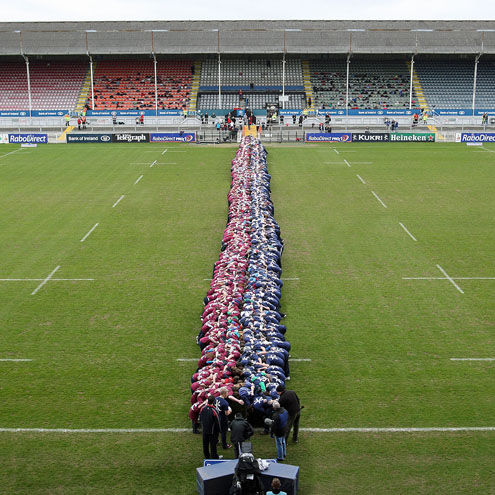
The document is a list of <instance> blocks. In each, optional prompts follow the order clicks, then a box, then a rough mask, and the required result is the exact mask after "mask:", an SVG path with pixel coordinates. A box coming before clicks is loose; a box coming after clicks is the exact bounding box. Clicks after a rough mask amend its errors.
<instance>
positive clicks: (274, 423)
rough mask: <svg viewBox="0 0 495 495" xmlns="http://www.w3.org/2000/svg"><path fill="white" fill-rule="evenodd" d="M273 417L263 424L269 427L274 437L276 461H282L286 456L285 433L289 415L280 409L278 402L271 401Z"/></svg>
mask: <svg viewBox="0 0 495 495" xmlns="http://www.w3.org/2000/svg"><path fill="white" fill-rule="evenodd" d="M272 407H273V415H272V419H271V420H270V419H267V420H265V423H266V422H268V424H269V425H270V427H271V433H272V434H273V436H274V437H275V445H276V446H277V461H284V460H285V456H286V455H287V445H286V443H285V431H286V430H287V423H288V421H289V413H288V412H287V411H286V410H285V409H284V408H283V407H280V403H279V402H278V401H273V404H272Z"/></svg>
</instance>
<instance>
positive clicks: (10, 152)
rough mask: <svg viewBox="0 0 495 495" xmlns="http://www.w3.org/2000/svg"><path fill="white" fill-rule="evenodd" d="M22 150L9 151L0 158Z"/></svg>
mask: <svg viewBox="0 0 495 495" xmlns="http://www.w3.org/2000/svg"><path fill="white" fill-rule="evenodd" d="M21 149H22V148H17V149H16V150H14V151H9V153H5V155H1V156H0V158H3V157H4V156H8V155H11V154H12V153H17V152H18V151H20V150H21Z"/></svg>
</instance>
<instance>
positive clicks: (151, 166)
mask: <svg viewBox="0 0 495 495" xmlns="http://www.w3.org/2000/svg"><path fill="white" fill-rule="evenodd" d="M156 162H157V160H155V161H154V162H153V163H152V164H151V165H150V168H153V165H155V164H156Z"/></svg>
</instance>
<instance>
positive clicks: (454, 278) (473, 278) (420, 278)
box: [402, 277, 495, 280]
mask: <svg viewBox="0 0 495 495" xmlns="http://www.w3.org/2000/svg"><path fill="white" fill-rule="evenodd" d="M450 278H451V279H452V280H495V277H450ZM402 280H449V279H448V278H447V277H402Z"/></svg>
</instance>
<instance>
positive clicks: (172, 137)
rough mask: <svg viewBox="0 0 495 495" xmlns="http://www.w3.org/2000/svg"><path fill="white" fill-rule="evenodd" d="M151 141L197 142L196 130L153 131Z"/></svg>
mask: <svg viewBox="0 0 495 495" xmlns="http://www.w3.org/2000/svg"><path fill="white" fill-rule="evenodd" d="M150 142H151V143H195V142H196V133H195V132H154V133H153V132H152V133H151V134H150Z"/></svg>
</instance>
